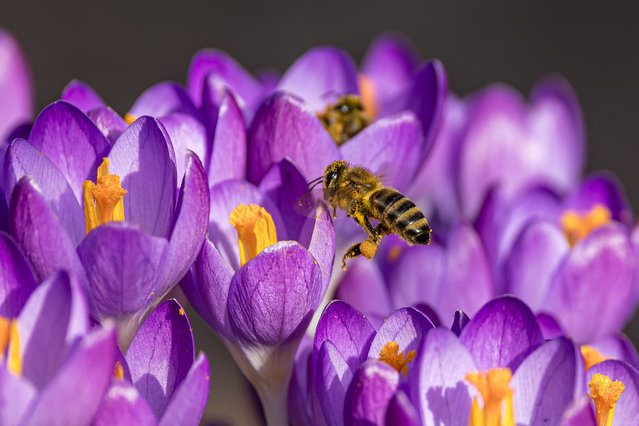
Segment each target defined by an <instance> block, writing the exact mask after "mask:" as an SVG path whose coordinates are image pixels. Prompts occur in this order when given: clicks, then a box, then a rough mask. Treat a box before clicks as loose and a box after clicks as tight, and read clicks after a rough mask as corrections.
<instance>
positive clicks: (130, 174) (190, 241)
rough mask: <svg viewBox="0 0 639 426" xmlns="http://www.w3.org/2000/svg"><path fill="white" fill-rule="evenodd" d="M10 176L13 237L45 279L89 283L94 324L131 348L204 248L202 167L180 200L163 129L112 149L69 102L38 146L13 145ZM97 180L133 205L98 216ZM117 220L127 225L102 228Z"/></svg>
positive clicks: (141, 131) (152, 125) (134, 130)
mask: <svg viewBox="0 0 639 426" xmlns="http://www.w3.org/2000/svg"><path fill="white" fill-rule="evenodd" d="M69 153H72V154H71V155H69ZM103 158H105V160H103ZM107 161H108V162H107ZM100 163H102V165H101V166H100V168H99V170H98V165H100ZM4 170H5V173H4V174H5V177H6V179H7V187H6V188H5V191H6V196H7V198H8V197H9V195H10V197H11V198H10V199H11V203H10V212H9V227H10V231H11V235H12V237H13V238H14V239H15V241H16V243H17V245H18V246H19V247H20V248H21V249H22V250H23V251H24V253H25V255H26V256H27V258H28V259H29V261H30V263H31V264H32V265H33V268H34V272H35V275H36V278H37V279H38V280H43V279H45V278H46V277H48V276H49V275H51V274H52V273H53V272H54V271H56V270H58V269H61V268H64V269H67V270H69V271H71V272H72V273H74V274H75V275H77V276H78V277H80V279H81V280H82V281H83V283H84V284H85V289H86V292H87V296H88V299H89V304H90V307H91V313H92V315H93V316H94V317H96V318H97V319H99V320H103V319H104V318H108V317H112V318H116V320H117V322H118V336H119V337H118V339H119V343H120V346H121V347H122V348H126V347H127V346H128V344H129V342H130V340H131V339H132V338H133V336H134V334H135V331H136V330H137V328H138V326H139V323H140V321H141V320H142V318H143V317H144V316H145V313H146V312H147V311H148V310H150V309H152V307H154V306H156V305H157V304H158V303H159V302H160V301H161V300H162V297H163V296H164V295H165V294H166V293H167V292H168V291H169V290H170V289H171V288H172V287H173V285H174V284H175V283H177V282H178V281H179V280H180V279H181V278H182V276H183V275H184V274H185V273H186V271H187V270H188V268H189V267H190V265H191V263H192V261H193V259H194V258H195V256H196V254H197V252H198V251H199V249H200V246H201V244H202V240H203V237H204V233H205V224H206V221H207V218H208V209H209V193H208V190H207V183H206V174H205V172H204V170H203V168H202V165H201V163H200V161H199V159H198V158H197V157H196V156H195V155H193V154H188V155H187V164H186V167H185V175H184V179H183V182H182V187H181V188H180V189H179V191H178V187H177V185H176V168H175V155H174V153H173V148H172V146H171V142H170V139H169V138H168V136H167V134H166V132H165V130H164V128H163V126H162V125H161V124H160V123H159V122H158V121H157V120H155V119H153V118H150V117H140V118H139V119H138V120H136V121H135V123H133V124H132V125H131V126H129V127H127V128H126V130H125V131H124V132H123V133H122V134H121V135H120V137H119V138H118V139H117V140H116V141H115V143H114V144H113V146H111V145H110V144H109V142H108V140H107V138H106V137H105V136H104V135H103V134H102V133H101V132H100V130H99V128H98V127H97V126H96V125H95V124H94V122H93V121H91V120H90V119H89V117H87V116H86V115H85V114H84V113H82V112H81V111H80V110H79V109H77V108H76V107H74V106H73V105H71V104H69V103H66V102H64V101H59V102H56V103H53V104H51V105H49V106H48V107H47V108H45V109H44V110H43V111H42V112H41V113H40V115H39V116H38V117H37V119H36V121H35V123H34V126H33V130H32V131H31V135H30V137H29V140H28V141H26V140H24V139H16V140H14V141H12V142H11V144H10V146H9V149H8V151H7V155H6V158H5V167H4ZM96 174H100V175H101V176H106V178H105V179H106V181H107V183H108V185H107V188H113V191H115V192H114V193H117V194H119V195H118V197H119V198H115V200H116V201H117V200H118V199H119V200H122V193H123V192H122V191H123V190H122V188H121V187H120V186H119V183H118V185H117V186H114V187H111V186H109V185H111V183H112V182H114V181H116V180H117V181H120V180H121V183H122V186H123V187H124V188H125V189H124V193H126V195H125V196H124V199H123V201H119V202H118V203H116V205H115V206H114V205H112V202H111V201H109V200H111V198H109V197H111V195H109V194H113V193H111V192H108V193H107V198H106V199H101V201H100V200H99V201H98V203H100V202H106V201H108V202H109V203H111V204H106V205H98V207H93V203H94V201H93V199H92V198H91V195H92V194H93V196H94V197H96V196H95V194H96V192H89V191H88V190H87V189H86V186H87V185H89V184H88V183H86V182H85V181H93V180H95V177H96ZM100 182H101V180H100V179H98V187H100V188H101V186H100V185H102V184H101V183H100ZM109 182H111V183H109ZM91 185H93V184H90V185H89V187H90V188H92V186H91ZM118 188H119V189H118ZM110 190H111V189H109V191H110ZM90 191H93V190H92V189H91V190H90ZM98 198H99V197H98ZM98 198H96V199H98ZM122 202H123V206H122ZM109 206H110V207H109ZM118 206H119V207H118ZM83 210H84V215H83ZM95 210H97V212H95ZM94 215H95V216H94ZM105 215H106V216H105ZM109 215H111V216H109ZM83 216H84V217H83ZM102 216H105V217H102ZM89 219H91V220H89ZM110 219H116V220H120V221H121V222H107V223H104V224H102V225H99V224H100V223H101V222H105V221H108V220H110ZM122 220H123V222H122ZM87 221H88V222H87ZM94 222H95V223H94ZM96 225H99V226H96ZM86 231H89V232H88V233H87V232H86ZM85 234H86V236H85ZM53 242H55V246H54V245H53V244H52V243H53Z"/></svg>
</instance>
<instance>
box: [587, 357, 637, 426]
mask: <svg viewBox="0 0 639 426" xmlns="http://www.w3.org/2000/svg"><path fill="white" fill-rule="evenodd" d="M597 373H599V374H603V375H604V376H608V377H610V379H611V380H612V381H613V382H614V381H615V380H619V381H620V382H622V383H623V385H624V387H625V390H624V392H623V393H622V394H621V397H620V398H619V400H618V401H617V403H616V404H615V417H614V424H615V425H631V424H635V423H636V422H637V413H639V371H637V370H635V369H634V368H633V367H631V366H630V365H629V364H626V363H625V362H623V361H614V360H609V361H604V362H602V363H600V364H597V365H594V366H592V367H591V368H590V369H589V370H588V371H586V381H587V382H590V380H592V376H593V375H595V374H597Z"/></svg>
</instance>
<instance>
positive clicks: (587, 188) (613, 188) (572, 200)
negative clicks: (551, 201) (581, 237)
mask: <svg viewBox="0 0 639 426" xmlns="http://www.w3.org/2000/svg"><path fill="white" fill-rule="evenodd" d="M597 204H601V205H603V206H605V207H606V208H608V210H610V213H611V217H612V219H613V220H616V221H617V222H621V223H623V224H626V225H628V226H632V222H633V214H632V208H631V207H630V204H629V203H628V200H627V198H626V194H625V193H624V190H623V185H622V183H621V182H620V181H619V179H618V178H617V177H616V176H615V175H613V174H612V173H606V172H600V173H594V174H592V175H590V176H588V177H587V178H586V179H585V180H584V181H583V182H582V183H581V185H580V186H579V188H577V190H576V191H575V192H574V193H573V194H572V195H571V196H570V197H569V198H568V199H567V200H566V202H565V205H566V209H570V210H575V211H577V212H580V213H586V212H588V211H589V210H590V209H592V208H593V207H594V206H595V205H597Z"/></svg>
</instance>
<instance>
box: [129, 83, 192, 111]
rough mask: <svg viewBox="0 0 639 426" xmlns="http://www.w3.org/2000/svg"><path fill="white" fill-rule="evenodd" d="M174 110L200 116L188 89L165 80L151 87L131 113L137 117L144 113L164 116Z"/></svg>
mask: <svg viewBox="0 0 639 426" xmlns="http://www.w3.org/2000/svg"><path fill="white" fill-rule="evenodd" d="M174 112H181V113H184V114H189V115H192V116H194V117H198V116H199V115H198V112H197V109H196V108H195V105H194V104H193V101H192V100H191V98H190V97H189V94H188V93H187V92H186V89H185V88H184V87H182V86H181V85H180V84H178V83H175V82H173V81H163V82H161V83H158V84H156V85H154V86H151V87H149V88H148V89H146V90H145V91H144V93H142V94H141V95H140V97H139V98H138V99H137V100H136V101H135V103H134V104H133V106H132V107H131V109H130V110H129V114H131V115H133V116H134V117H136V118H137V117H141V116H143V115H150V116H151V117H163V116H165V115H169V114H172V113H174Z"/></svg>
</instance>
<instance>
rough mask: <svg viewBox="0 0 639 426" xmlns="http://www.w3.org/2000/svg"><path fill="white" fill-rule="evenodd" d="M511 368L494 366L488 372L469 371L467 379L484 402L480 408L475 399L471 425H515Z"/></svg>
mask: <svg viewBox="0 0 639 426" xmlns="http://www.w3.org/2000/svg"><path fill="white" fill-rule="evenodd" d="M511 378H512V372H511V371H510V368H493V369H491V370H488V372H487V373H486V374H484V373H483V372H476V373H469V374H467V375H466V380H468V381H469V382H470V383H472V384H473V385H474V386H475V388H477V391H478V392H479V394H480V395H481V399H482V400H483V402H484V405H483V408H480V406H479V401H478V399H477V398H474V399H473V402H472V406H471V410H470V418H469V419H468V424H469V425H470V426H514V425H515V415H514V410H513V390H512V388H511V387H510V379H511Z"/></svg>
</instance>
